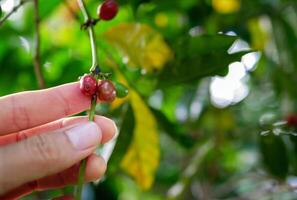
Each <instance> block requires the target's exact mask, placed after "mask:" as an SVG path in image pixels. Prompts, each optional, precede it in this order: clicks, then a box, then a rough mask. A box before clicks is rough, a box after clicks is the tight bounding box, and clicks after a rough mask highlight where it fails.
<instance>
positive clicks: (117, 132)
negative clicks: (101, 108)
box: [112, 121, 119, 139]
mask: <svg viewBox="0 0 297 200" xmlns="http://www.w3.org/2000/svg"><path fill="white" fill-rule="evenodd" d="M113 126H114V130H115V133H114V136H113V137H112V139H115V138H117V137H118V135H119V131H118V127H117V125H116V123H115V122H114V121H113Z"/></svg>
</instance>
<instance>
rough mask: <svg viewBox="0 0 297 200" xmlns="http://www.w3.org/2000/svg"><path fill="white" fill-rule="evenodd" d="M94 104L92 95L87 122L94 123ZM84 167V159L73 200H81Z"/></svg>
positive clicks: (95, 100)
mask: <svg viewBox="0 0 297 200" xmlns="http://www.w3.org/2000/svg"><path fill="white" fill-rule="evenodd" d="M95 78H96V79H97V78H98V76H97V75H95ZM96 104H97V95H96V94H94V95H93V97H92V100H91V109H90V112H89V121H94V117H95V110H96ZM86 165H87V161H86V159H84V160H82V161H81V164H80V167H79V173H78V183H77V186H76V191H75V199H76V200H81V197H82V190H83V186H84V179H85V171H86Z"/></svg>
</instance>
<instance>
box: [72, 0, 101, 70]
mask: <svg viewBox="0 0 297 200" xmlns="http://www.w3.org/2000/svg"><path fill="white" fill-rule="evenodd" d="M77 2H78V5H79V8H80V10H81V12H82V14H83V16H84V20H85V23H87V22H88V21H92V18H91V17H90V14H89V12H88V10H87V8H86V5H85V2H84V1H83V0H77ZM88 31H89V37H90V43H91V49H92V67H91V71H98V70H99V66H98V56H97V48H96V38H95V33H94V28H93V25H92V24H91V25H90V26H88ZM99 71H100V70H99Z"/></svg>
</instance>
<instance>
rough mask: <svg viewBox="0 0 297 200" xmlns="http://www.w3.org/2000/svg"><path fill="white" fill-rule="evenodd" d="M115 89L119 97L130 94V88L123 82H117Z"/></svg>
mask: <svg viewBox="0 0 297 200" xmlns="http://www.w3.org/2000/svg"><path fill="white" fill-rule="evenodd" d="M115 89H116V93H117V97H118V98H124V97H126V96H127V95H128V88H127V87H126V86H124V85H123V84H121V83H118V82H116V83H115Z"/></svg>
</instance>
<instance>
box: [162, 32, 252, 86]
mask: <svg viewBox="0 0 297 200" xmlns="http://www.w3.org/2000/svg"><path fill="white" fill-rule="evenodd" d="M235 39H237V37H234V36H226V35H216V36H198V37H191V38H187V39H186V40H184V41H182V42H181V44H180V45H178V49H177V51H176V60H175V62H172V63H169V64H168V65H167V67H166V68H165V69H164V70H163V71H162V73H161V74H160V82H159V86H161V87H164V86H169V85H174V84H180V83H190V82H191V81H193V80H198V79H200V78H203V77H206V76H214V75H225V74H226V73H227V72H228V66H229V64H230V63H232V62H235V61H238V60H240V59H241V57H242V56H243V55H244V54H246V53H247V52H238V53H234V54H228V52H227V51H228V49H229V48H230V46H231V45H232V43H233V42H234V41H235Z"/></svg>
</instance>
